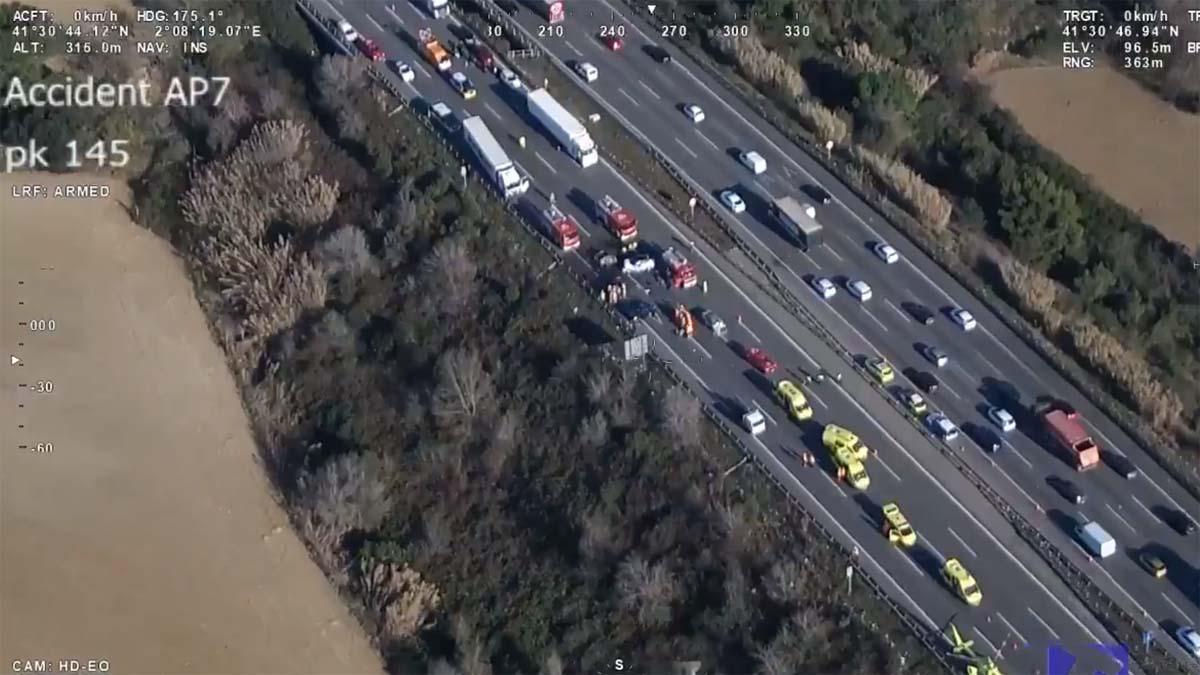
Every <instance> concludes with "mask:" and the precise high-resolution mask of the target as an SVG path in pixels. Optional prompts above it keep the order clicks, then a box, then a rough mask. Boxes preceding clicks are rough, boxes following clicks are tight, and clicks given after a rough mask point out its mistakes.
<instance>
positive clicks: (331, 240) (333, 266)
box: [317, 225, 378, 277]
mask: <svg viewBox="0 0 1200 675" xmlns="http://www.w3.org/2000/svg"><path fill="white" fill-rule="evenodd" d="M317 261H318V262H319V263H321V266H322V267H323V268H324V269H325V272H326V273H327V274H329V275H334V274H341V273H343V272H344V273H346V274H348V275H350V276H351V277H358V276H360V275H363V274H368V273H370V274H375V272H376V271H377V268H378V265H377V261H376V260H375V256H374V255H372V254H371V249H370V247H369V246H368V245H367V236H366V235H365V234H363V231H362V230H360V229H359V228H357V227H354V226H353V225H346V226H343V227H340V228H338V229H337V231H335V232H334V233H333V234H331V235H329V237H328V238H326V239H325V241H322V242H321V243H320V244H318V245H317Z"/></svg>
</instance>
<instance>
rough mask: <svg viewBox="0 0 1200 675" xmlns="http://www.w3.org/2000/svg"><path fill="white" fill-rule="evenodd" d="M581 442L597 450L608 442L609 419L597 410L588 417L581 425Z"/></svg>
mask: <svg viewBox="0 0 1200 675" xmlns="http://www.w3.org/2000/svg"><path fill="white" fill-rule="evenodd" d="M579 440H580V442H582V443H584V444H585V445H587V446H588V447H592V448H597V447H600V446H601V445H604V443H605V442H607V441H608V419H607V418H605V416H604V413H603V412H600V411H599V410H597V411H596V412H595V413H593V414H591V415H588V416H587V418H585V419H584V420H583V423H582V424H580V425H579Z"/></svg>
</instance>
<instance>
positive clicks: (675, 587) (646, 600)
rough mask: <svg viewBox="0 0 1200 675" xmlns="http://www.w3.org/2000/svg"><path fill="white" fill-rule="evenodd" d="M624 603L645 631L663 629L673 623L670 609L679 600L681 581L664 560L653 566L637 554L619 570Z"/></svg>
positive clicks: (619, 587)
mask: <svg viewBox="0 0 1200 675" xmlns="http://www.w3.org/2000/svg"><path fill="white" fill-rule="evenodd" d="M617 593H618V594H619V595H620V598H621V604H622V605H624V606H625V608H626V609H629V610H632V611H633V612H634V613H635V614H634V616H635V617H636V619H637V622H638V623H639V624H640V625H641V626H642V627H644V628H661V627H663V626H665V625H667V623H669V622H670V621H671V608H672V607H671V606H672V605H673V604H674V603H675V602H676V601H677V600H679V599H680V595H681V593H680V588H679V582H678V581H677V580H676V579H675V577H674V576H673V575H672V574H671V572H670V570H668V569H667V567H666V565H665V563H663V562H662V561H660V562H658V563H656V564H655V565H650V564H649V563H647V562H646V560H645V559H644V558H642V557H641V556H640V555H638V554H636V553H634V554H633V555H630V556H629V557H628V558H626V559H625V561H624V562H622V563H621V566H620V568H619V569H618V570H617Z"/></svg>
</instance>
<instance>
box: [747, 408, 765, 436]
mask: <svg viewBox="0 0 1200 675" xmlns="http://www.w3.org/2000/svg"><path fill="white" fill-rule="evenodd" d="M742 426H744V427H746V431H749V432H750V435H752V436H757V435H759V434H761V433H762V432H764V431H766V430H767V420H766V418H765V417H763V414H762V413H761V412H760V411H758V410H747V411H746V414H745V415H742Z"/></svg>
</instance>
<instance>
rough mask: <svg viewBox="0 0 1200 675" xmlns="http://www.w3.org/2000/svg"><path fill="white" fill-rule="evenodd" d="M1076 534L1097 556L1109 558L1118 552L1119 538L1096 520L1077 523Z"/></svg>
mask: <svg viewBox="0 0 1200 675" xmlns="http://www.w3.org/2000/svg"><path fill="white" fill-rule="evenodd" d="M1075 536H1076V537H1077V538H1078V539H1079V542H1080V543H1081V544H1083V546H1084V548H1086V549H1087V550H1088V552H1089V553H1091V554H1092V555H1094V556H1096V557H1097V558H1107V557H1108V556H1110V555H1112V554H1114V553H1116V552H1117V540H1116V539H1113V538H1112V535H1111V534H1109V533H1108V532H1107V531H1105V529H1104V528H1103V527H1100V523H1097V522H1095V521H1092V522H1090V523H1084V524H1083V525H1076V526H1075Z"/></svg>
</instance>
